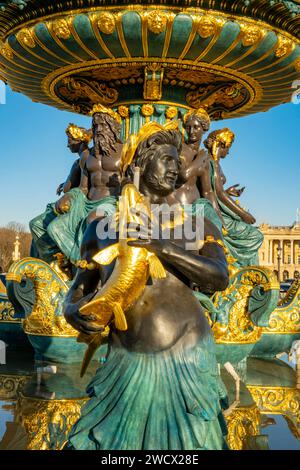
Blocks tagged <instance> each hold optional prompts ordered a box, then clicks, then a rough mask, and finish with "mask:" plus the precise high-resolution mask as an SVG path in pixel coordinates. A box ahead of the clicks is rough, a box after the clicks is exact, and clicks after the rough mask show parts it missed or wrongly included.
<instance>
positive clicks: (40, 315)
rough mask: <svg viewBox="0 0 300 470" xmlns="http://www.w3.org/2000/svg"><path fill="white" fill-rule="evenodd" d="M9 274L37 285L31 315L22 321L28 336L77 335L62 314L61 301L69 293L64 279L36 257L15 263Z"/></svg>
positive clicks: (74, 336)
mask: <svg viewBox="0 0 300 470" xmlns="http://www.w3.org/2000/svg"><path fill="white" fill-rule="evenodd" d="M10 274H11V275H13V276H15V277H16V278H19V282H20V280H21V279H22V278H23V277H26V278H28V279H31V280H32V282H33V283H34V286H35V302H34V306H33V309H32V313H31V314H30V315H29V316H28V317H27V318H26V319H25V320H24V321H23V328H24V331H25V333H28V334H33V335H41V336H63V337H73V338H76V337H77V336H78V332H77V331H76V330H74V329H73V328H72V327H71V325H69V324H68V323H67V322H66V320H65V319H64V317H63V316H62V314H61V308H62V302H63V300H62V299H64V298H65V295H66V293H67V291H68V286H67V285H66V283H65V282H64V280H63V279H61V277H60V276H59V274H58V273H57V272H55V271H54V270H53V269H52V268H51V267H50V266H49V265H48V264H47V263H44V262H43V261H41V260H36V259H34V258H24V259H23V260H21V261H18V262H16V263H14V264H13V265H12V266H11V268H10Z"/></svg>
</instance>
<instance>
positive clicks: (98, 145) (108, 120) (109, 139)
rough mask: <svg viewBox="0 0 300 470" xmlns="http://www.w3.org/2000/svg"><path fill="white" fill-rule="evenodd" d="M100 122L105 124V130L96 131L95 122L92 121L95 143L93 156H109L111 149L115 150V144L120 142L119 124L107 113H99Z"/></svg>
mask: <svg viewBox="0 0 300 470" xmlns="http://www.w3.org/2000/svg"><path fill="white" fill-rule="evenodd" d="M99 115H101V120H102V123H103V124H104V125H105V131H104V132H99V133H97V124H95V123H94V121H93V135H94V144H95V156H96V158H99V156H100V152H101V155H102V156H106V157H109V156H110V155H111V153H112V151H116V144H117V143H121V142H122V141H121V137H120V133H121V125H120V124H119V123H118V122H117V121H116V120H115V119H114V118H113V117H112V116H110V115H109V114H105V113H99Z"/></svg>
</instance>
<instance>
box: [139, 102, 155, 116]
mask: <svg viewBox="0 0 300 470" xmlns="http://www.w3.org/2000/svg"><path fill="white" fill-rule="evenodd" d="M141 112H142V115H143V116H145V117H149V116H152V114H153V113H154V106H152V104H144V105H143V106H142V109H141Z"/></svg>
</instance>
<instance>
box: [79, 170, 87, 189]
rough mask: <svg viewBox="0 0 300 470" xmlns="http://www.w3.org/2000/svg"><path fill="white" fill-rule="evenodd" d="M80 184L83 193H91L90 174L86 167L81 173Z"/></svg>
mask: <svg viewBox="0 0 300 470" xmlns="http://www.w3.org/2000/svg"><path fill="white" fill-rule="evenodd" d="M80 175H81V177H80V184H79V189H81V191H82V192H83V193H84V194H85V195H87V194H88V192H89V174H88V170H87V168H86V165H84V167H83V168H81V172H80Z"/></svg>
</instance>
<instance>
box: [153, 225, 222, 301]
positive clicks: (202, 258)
mask: <svg viewBox="0 0 300 470" xmlns="http://www.w3.org/2000/svg"><path fill="white" fill-rule="evenodd" d="M206 237H213V239H214V240H221V234H220V232H219V231H218V229H217V228H216V227H215V225H214V224H212V223H211V222H210V221H208V220H207V219H205V235H204V238H206ZM161 259H162V260H164V261H166V262H167V263H170V264H171V265H173V266H174V267H175V268H176V269H177V270H178V271H180V272H181V273H182V274H183V275H184V276H185V277H186V278H187V279H188V280H189V281H190V282H192V283H194V284H196V285H197V286H198V287H199V289H200V291H201V292H204V293H207V294H213V293H214V292H217V291H222V290H224V289H226V287H227V286H228V283H229V273H228V264H227V260H226V256H225V252H224V249H223V248H222V247H221V246H220V245H218V244H217V243H211V242H209V243H204V245H203V247H202V248H201V250H200V251H199V254H195V253H194V252H192V251H189V250H187V249H185V248H183V247H181V246H178V245H175V244H174V243H172V242H168V241H167V242H166V243H165V244H164V246H163V249H162V256H161Z"/></svg>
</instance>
